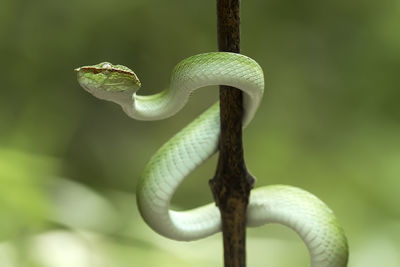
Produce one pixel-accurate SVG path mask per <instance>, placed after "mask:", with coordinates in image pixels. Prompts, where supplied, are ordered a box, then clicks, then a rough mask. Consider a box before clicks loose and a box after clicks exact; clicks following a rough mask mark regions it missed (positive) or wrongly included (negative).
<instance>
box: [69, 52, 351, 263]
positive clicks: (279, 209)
mask: <svg viewBox="0 0 400 267" xmlns="http://www.w3.org/2000/svg"><path fill="white" fill-rule="evenodd" d="M76 71H77V75H78V81H79V83H80V85H81V86H82V87H83V88H84V89H85V90H86V91H88V92H89V93H91V94H92V95H94V96H95V97H97V98H100V99H105V100H108V101H112V102H115V103H117V104H119V105H121V107H122V109H123V110H124V111H125V112H126V113H127V114H128V116H130V117H132V118H133V119H137V120H160V119H164V118H167V117H170V116H172V115H174V114H175V113H177V112H178V111H179V110H180V109H182V108H183V107H184V106H185V104H186V103H187V101H188V98H189V96H190V94H191V93H192V92H193V91H194V90H195V89H198V88H201V87H205V86H209V85H228V86H233V87H236V88H239V89H240V90H242V91H243V92H244V97H243V102H244V111H245V115H244V118H243V125H244V127H245V126H246V125H247V124H248V123H249V122H250V121H251V120H252V118H253V116H254V114H255V113H256V110H257V108H258V106H259V104H260V101H261V99H262V95H263V91H264V75H263V71H262V69H261V67H260V66H259V64H258V63H257V62H256V61H254V60H253V59H251V58H249V57H247V56H244V55H241V54H234V53H228V52H212V53H205V54H199V55H195V56H192V57H189V58H186V59H184V60H182V61H181V62H180V63H178V64H177V65H176V66H175V68H174V69H173V71H172V74H171V80H170V83H169V86H168V88H167V89H165V90H163V91H161V92H160V93H157V94H154V95H149V96H143V95H137V94H136V92H137V90H138V89H139V88H140V86H141V83H140V81H139V79H138V77H137V76H136V74H135V73H134V72H133V71H132V70H131V69H129V68H127V67H125V66H122V65H112V64H111V63H108V62H103V63H100V64H97V65H92V66H83V67H80V68H77V69H76ZM219 134H220V120H219V104H218V102H217V103H215V104H214V105H212V106H211V107H210V108H209V109H208V110H206V111H205V112H204V113H203V114H201V115H200V116H199V117H198V118H196V119H195V120H194V121H193V122H191V123H190V124H189V125H187V126H186V127H185V128H184V129H183V130H181V131H180V132H178V133H177V134H176V135H175V136H174V137H173V138H172V139H170V140H169V141H168V142H167V143H165V144H164V145H163V146H162V147H161V148H160V149H159V150H158V151H157V152H156V153H155V154H154V155H153V157H152V158H151V160H150V161H149V163H148V164H147V166H146V167H145V169H144V171H143V174H142V176H141V178H140V181H139V184H138V187H137V203H138V207H139V210H140V213H141V215H142V217H143V218H144V220H145V221H146V223H147V224H148V225H149V226H150V227H151V228H152V229H153V230H154V231H156V232H157V233H159V234H161V235H163V236H165V237H168V238H171V239H175V240H184V241H190V240H196V239H200V238H204V237H206V236H209V235H212V234H214V233H217V232H219V231H220V230H221V219H220V214H219V210H218V208H217V207H216V206H215V205H214V204H208V205H205V206H203V207H199V208H195V209H192V210H188V211H174V210H170V209H169V205H170V201H171V198H172V196H173V194H174V192H175V191H176V189H177V188H178V186H179V185H180V184H181V183H182V181H183V180H184V179H185V178H186V177H187V176H188V175H189V174H190V173H191V172H192V171H193V170H194V169H195V168H196V167H198V166H199V165H200V164H202V163H203V162H204V161H206V160H207V159H208V158H209V157H210V156H212V155H213V154H214V153H216V151H217V144H218V138H219ZM266 223H279V224H283V225H286V226H288V227H290V228H292V229H293V230H294V231H296V232H297V233H298V234H299V236H300V237H301V238H302V240H303V241H304V242H305V244H306V245H307V247H308V250H309V253H310V258H311V260H310V261H311V266H312V267H344V266H347V259H348V245H347V240H346V237H345V235H344V231H343V229H342V227H341V226H340V225H339V223H338V220H337V219H336V217H335V216H334V214H333V212H332V211H331V210H330V209H329V208H328V206H327V205H326V204H324V203H323V202H322V201H321V200H319V199H318V198H317V197H316V196H314V195H312V194H310V193H308V192H306V191H304V190H302V189H300V188H296V187H293V186H287V185H271V186H265V187H261V188H257V189H254V190H253V191H252V192H251V196H250V201H249V206H248V208H247V225H248V226H250V227H254V226H259V225H263V224H266Z"/></svg>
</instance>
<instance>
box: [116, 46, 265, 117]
mask: <svg viewBox="0 0 400 267" xmlns="http://www.w3.org/2000/svg"><path fill="white" fill-rule="evenodd" d="M238 73H239V74H240V75H239V74H238ZM212 85H227V86H232V87H235V88H238V89H240V90H242V91H243V92H244V93H245V94H244V97H243V99H244V100H243V101H244V107H245V115H244V125H246V124H247V123H248V122H250V121H251V119H252V118H253V116H254V114H255V112H256V110H257V108H258V106H259V103H260V100H261V98H262V94H263V89H264V77H263V72H262V69H261V67H260V66H259V65H258V64H257V62H255V61H254V60H252V59H250V58H248V57H246V56H244V55H240V54H234V53H225V52H214V53H207V54H200V55H196V56H192V57H189V58H187V59H184V60H183V61H181V62H180V63H178V64H177V65H176V66H175V68H174V70H173V71H172V74H171V80H170V85H169V87H168V89H166V90H164V91H162V92H160V93H158V94H154V95H150V96H142V95H137V94H136V93H134V94H133V95H132V96H131V97H130V98H129V99H127V100H126V101H123V103H120V105H121V106H122V108H123V109H124V111H125V112H126V113H127V114H128V116H130V117H132V118H134V119H137V120H160V119H165V118H168V117H170V116H173V115H174V114H176V113H177V112H178V111H179V110H181V109H182V108H183V107H184V106H185V104H186V103H187V101H188V99H189V96H190V95H191V94H192V92H193V91H194V90H196V89H198V88H201V87H206V86H212Z"/></svg>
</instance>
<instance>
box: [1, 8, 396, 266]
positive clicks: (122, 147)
mask: <svg viewBox="0 0 400 267" xmlns="http://www.w3.org/2000/svg"><path fill="white" fill-rule="evenodd" d="M399 27H400V2H399V1H397V0H382V1H367V0H353V1H344V0H335V1H334V0H328V1H318V0H305V1H297V0H286V1H281V0H268V1H266V0H257V1H256V0H253V1H242V28H241V29H242V53H244V54H246V55H248V56H251V57H253V58H255V59H256V60H257V61H258V62H259V63H260V65H261V66H262V67H263V68H264V71H265V77H266V86H267V87H266V94H265V97H264V100H263V103H262V106H261V108H260V110H259V111H258V114H257V116H256V118H255V119H254V120H253V122H252V123H251V125H250V126H249V127H248V129H246V131H245V134H244V144H245V156H246V161H247V165H248V168H249V169H250V170H251V172H252V173H253V174H254V176H256V177H257V179H258V180H257V184H256V186H262V185H268V184H290V185H295V186H298V187H301V188H304V189H306V190H308V191H310V192H312V193H314V194H315V195H317V196H319V197H320V198H321V199H323V200H324V201H325V202H326V203H327V204H328V205H329V206H330V207H331V208H332V209H333V210H334V211H335V213H336V215H337V216H338V218H339V220H340V221H341V223H342V225H343V227H344V228H345V231H346V233H347V236H348V239H349V244H350V248H351V252H350V253H351V254H350V264H349V266H351V267H376V266H385V267H399V266H400V139H399V136H400V107H399V100H400V90H399V89H400V87H399V85H400V75H399V70H400V34H399ZM216 50H217V45H216V18H215V2H214V1H189V0H170V1H161V0H115V1H109V0H96V1H94V0H79V1H78V0H70V1H61V0H37V1H27V0H25V1H24V0H2V1H1V8H0V53H1V54H0V55H1V56H0V57H1V61H2V64H1V66H0V69H1V71H0V267H26V266H34V267H64V266H65V267H71V266H74V267H88V266H90V267H108V266H113V267H125V266H126V267H128V266H130V267H131V266H191V267H197V266H222V241H221V235H219V234H218V235H215V236H212V237H209V238H207V239H204V240H201V241H196V242H190V243H181V242H176V241H171V240H168V239H165V238H163V237H160V236H159V235H157V234H155V233H154V232H152V231H151V230H150V229H149V228H148V227H147V226H146V225H145V224H144V222H143V221H142V219H141V218H140V216H139V214H138V211H137V208H136V204H135V195H134V192H135V186H136V182H137V180H138V178H139V177H140V173H141V170H142V169H143V168H144V166H145V164H146V162H147V161H148V159H149V158H150V157H151V155H152V154H153V153H154V152H155V151H156V149H157V148H158V147H160V146H161V145H162V144H163V143H164V142H165V141H166V140H168V139H169V138H170V137H171V136H172V135H173V134H174V133H176V132H177V131H179V130H180V129H181V128H182V127H183V126H184V125H185V124H187V123H188V122H190V121H191V120H193V118H194V117H195V116H197V115H198V114H200V113H201V112H202V110H204V109H205V108H206V107H207V106H209V105H210V104H211V103H213V102H214V101H215V100H216V99H217V90H216V88H206V89H204V90H201V92H198V93H196V94H195V95H194V97H193V98H192V100H191V101H190V103H189V105H188V106H187V107H185V109H184V111H183V112H180V113H179V114H178V115H177V116H175V117H173V118H170V119H167V120H164V121H158V122H140V121H134V120H131V119H130V118H128V117H127V116H126V115H125V114H124V113H123V112H122V111H121V109H120V108H119V107H118V106H116V105H115V104H112V103H106V102H103V101H99V100H97V99H95V98H93V97H92V96H91V95H89V94H87V93H86V92H84V91H83V90H82V89H81V88H80V87H79V85H78V83H77V82H76V75H75V73H74V72H73V69H74V68H75V67H78V66H81V65H87V64H95V63H98V62H101V61H110V62H113V63H120V64H124V65H127V66H130V67H131V68H133V69H134V70H135V71H136V73H137V74H138V76H139V77H140V79H141V81H142V84H143V89H142V90H141V93H142V94H151V93H154V92H158V91H159V90H161V89H163V88H165V87H166V86H167V83H168V80H169V75H170V71H171V69H172V68H173V66H174V65H175V64H176V63H177V62H178V61H179V60H181V59H183V58H185V57H188V56H190V55H193V54H196V53H201V52H207V51H216ZM215 160H216V157H213V158H212V159H211V160H210V161H209V162H207V163H206V164H205V165H204V166H202V167H201V168H200V169H198V170H196V171H195V173H194V174H193V175H191V177H190V178H189V179H188V180H187V181H185V183H184V184H183V186H182V187H181V188H180V189H179V191H178V193H177V195H176V196H175V197H174V200H173V205H174V206H175V207H176V208H180V209H184V208H191V207H195V206H197V205H200V204H204V203H207V202H210V201H211V200H212V197H211V193H210V190H209V188H208V185H207V181H208V179H209V178H211V177H212V176H213V173H214V170H215V163H216V162H215ZM247 245H248V246H247V248H248V255H247V258H248V266H252V267H257V266H260V267H261V266H271V267H272V266H273V267H281V266H282V267H285V266H308V264H309V256H308V253H307V250H306V247H305V245H304V244H303V243H302V242H301V240H300V239H299V238H298V236H297V235H296V234H295V233H294V232H292V231H291V230H289V229H286V228H285V227H283V226H279V225H267V226H263V227H260V228H257V229H249V230H248V241H247Z"/></svg>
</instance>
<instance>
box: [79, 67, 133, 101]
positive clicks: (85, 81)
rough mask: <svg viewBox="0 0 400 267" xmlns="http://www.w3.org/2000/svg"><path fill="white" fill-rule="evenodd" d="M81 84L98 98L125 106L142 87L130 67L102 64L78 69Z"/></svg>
mask: <svg viewBox="0 0 400 267" xmlns="http://www.w3.org/2000/svg"><path fill="white" fill-rule="evenodd" d="M75 71H76V72H77V73H78V82H79V84H80V85H81V86H82V87H83V88H84V89H85V90H86V91H88V92H89V93H91V94H92V95H94V96H95V97H97V98H100V99H105V100H109V101H113V102H116V103H118V104H124V103H125V102H126V101H129V100H130V99H129V98H131V96H132V94H133V93H135V92H136V91H137V90H138V89H139V88H140V86H141V83H140V81H139V79H138V77H137V76H136V74H135V73H134V72H133V71H132V70H131V69H129V68H128V67H125V66H122V65H113V64H111V63H109V62H102V63H99V64H97V65H92V66H83V67H80V68H76V69H75Z"/></svg>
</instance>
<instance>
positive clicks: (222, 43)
mask: <svg viewBox="0 0 400 267" xmlns="http://www.w3.org/2000/svg"><path fill="white" fill-rule="evenodd" d="M217 23H218V48H219V51H227V52H235V53H240V1H239V0H217ZM242 117H243V101H242V92H241V91H240V90H238V89H236V88H232V87H229V86H220V119H221V137H220V144H219V159H218V166H217V170H216V173H215V176H214V178H213V179H212V180H210V186H211V190H212V192H213V195H214V199H215V202H216V204H217V206H218V207H219V209H220V212H221V219H222V234H223V240H224V262H225V267H244V266H246V209H247V204H248V200H249V195H250V190H251V188H252V186H253V183H254V179H253V178H252V177H251V175H249V173H248V172H247V169H246V165H245V162H244V157H243V145H242Z"/></svg>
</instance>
